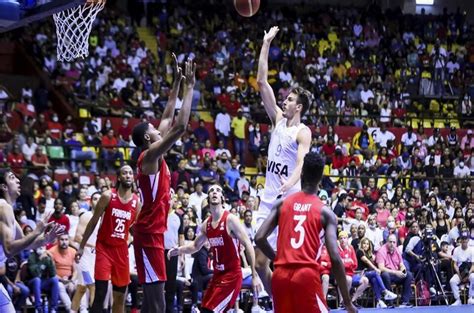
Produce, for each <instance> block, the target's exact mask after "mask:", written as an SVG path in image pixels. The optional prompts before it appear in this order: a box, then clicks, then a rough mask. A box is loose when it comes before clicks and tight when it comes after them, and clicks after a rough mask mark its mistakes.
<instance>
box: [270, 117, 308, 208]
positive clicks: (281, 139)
mask: <svg viewBox="0 0 474 313" xmlns="http://www.w3.org/2000/svg"><path fill="white" fill-rule="evenodd" d="M286 123H287V119H286V118H282V119H281V120H280V121H279V122H278V123H277V124H276V125H275V129H274V130H273V132H272V136H271V139H270V145H269V146H268V162H267V173H266V177H265V188H264V190H263V197H262V201H264V202H267V203H271V204H273V202H275V200H276V199H277V197H278V196H279V189H280V187H281V179H280V176H281V177H282V178H283V179H285V180H286V179H288V178H289V177H290V176H291V174H292V173H293V172H294V170H295V168H296V160H297V155H298V142H297V141H296V137H297V136H298V132H299V131H300V130H301V129H303V128H304V127H306V126H305V125H304V124H303V123H300V124H299V125H298V126H291V127H287V126H286ZM300 190H301V181H300V180H298V182H297V183H296V184H295V185H294V186H293V187H291V189H289V190H288V191H287V193H286V194H285V195H286V196H287V195H290V194H292V193H295V192H298V191H300Z"/></svg>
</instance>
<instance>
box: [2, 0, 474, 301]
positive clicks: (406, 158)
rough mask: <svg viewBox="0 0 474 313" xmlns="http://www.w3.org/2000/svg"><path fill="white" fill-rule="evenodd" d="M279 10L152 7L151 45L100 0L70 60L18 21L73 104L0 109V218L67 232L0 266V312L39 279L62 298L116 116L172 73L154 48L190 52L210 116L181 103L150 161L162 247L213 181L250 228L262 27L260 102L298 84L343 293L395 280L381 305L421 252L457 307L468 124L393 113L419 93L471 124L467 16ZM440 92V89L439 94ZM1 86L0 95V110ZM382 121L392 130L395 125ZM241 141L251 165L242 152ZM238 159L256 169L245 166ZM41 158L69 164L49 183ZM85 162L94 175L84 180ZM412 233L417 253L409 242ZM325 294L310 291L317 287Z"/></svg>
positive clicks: (196, 259)
mask: <svg viewBox="0 0 474 313" xmlns="http://www.w3.org/2000/svg"><path fill="white" fill-rule="evenodd" d="M190 12H193V14H190ZM297 13H298V14H295V12H292V11H291V10H262V11H261V12H260V13H259V15H257V16H256V17H255V20H252V23H248V22H247V23H245V22H243V21H244V20H242V19H241V18H239V17H237V16H236V15H235V14H230V13H229V12H228V11H225V8H224V7H223V6H216V7H214V8H213V9H212V10H206V9H200V10H198V9H196V10H194V8H193V7H192V4H190V6H189V7H182V6H180V7H179V8H177V7H167V8H163V9H161V8H160V14H156V16H157V18H156V19H154V20H150V21H149V23H150V24H151V25H152V26H153V27H154V31H155V34H156V37H157V41H158V46H157V47H146V46H145V44H144V42H141V41H140V40H139V37H138V35H137V32H136V26H137V25H136V23H137V21H134V20H132V19H130V18H127V17H125V16H122V15H120V14H119V13H118V12H116V11H113V10H106V11H104V12H102V13H101V14H100V15H99V16H98V19H97V22H96V25H95V26H94V29H95V30H94V31H93V33H92V34H91V37H90V46H91V48H90V51H91V54H90V56H89V57H88V58H86V59H85V60H78V61H76V62H72V63H58V62H57V61H56V55H55V48H54V42H55V39H53V38H55V34H54V29H53V28H52V24H51V23H44V24H39V25H38V27H35V28H29V29H25V30H24V34H23V38H22V42H24V43H26V44H27V47H29V49H31V51H32V52H34V54H33V55H34V56H35V57H36V58H37V61H38V64H41V66H42V68H43V69H44V71H45V72H46V73H47V74H48V75H49V77H50V78H51V80H52V82H53V84H54V86H55V88H57V89H58V90H60V91H61V92H62V93H63V94H64V96H65V98H66V99H67V101H68V102H69V103H71V104H72V105H74V106H76V107H78V108H79V107H81V108H85V109H86V110H87V111H89V113H90V114H91V117H90V118H86V119H81V120H80V122H79V123H78V122H77V121H76V120H74V119H73V117H72V116H67V117H66V116H62V115H61V114H58V113H61V112H56V111H55V110H54V109H53V108H52V104H51V102H50V99H49V96H48V90H47V89H46V87H45V86H43V85H40V86H38V87H37V88H36V89H34V90H33V88H31V87H30V86H25V87H24V88H23V89H22V92H21V99H20V101H19V102H15V103H14V104H13V105H12V103H11V102H8V101H7V102H6V104H5V108H6V109H5V110H6V111H4V112H5V113H6V114H4V115H3V119H2V121H1V122H0V148H1V149H0V164H2V166H9V167H10V168H11V169H12V170H13V171H14V172H15V174H17V175H18V176H19V177H22V188H21V193H22V194H21V196H20V197H19V199H18V201H17V203H16V206H15V216H16V218H17V221H18V223H19V224H20V226H21V227H22V230H23V232H24V233H25V234H27V233H28V232H31V231H32V229H33V228H34V227H35V223H36V222H37V221H39V220H40V219H41V217H42V216H43V214H45V212H50V211H54V215H53V218H54V219H55V220H56V221H58V222H59V223H61V224H62V225H64V228H65V231H66V232H67V233H68V234H69V236H63V237H60V238H58V243H57V244H56V245H54V246H53V247H48V251H47V252H46V251H45V249H37V250H35V251H24V253H22V254H21V255H19V256H17V257H15V258H14V260H9V261H8V262H7V264H6V268H5V269H4V272H3V273H1V272H0V274H1V276H0V277H1V279H2V283H4V284H5V285H6V286H7V289H8V290H9V291H10V293H11V294H12V295H13V296H14V299H15V301H16V302H15V303H16V305H17V307H21V306H22V305H23V304H24V303H25V301H26V300H27V298H28V295H29V294H33V295H34V302H35V306H36V307H37V308H39V307H41V305H42V301H43V302H44V301H45V300H46V299H41V292H47V293H49V295H50V298H49V302H50V304H51V305H52V306H53V307H54V305H57V303H58V301H59V300H58V299H60V300H61V302H62V303H63V305H65V306H66V308H68V306H70V304H71V300H70V299H71V298H70V297H71V296H72V294H73V292H74V288H75V281H74V280H75V272H74V271H75V270H74V263H73V252H72V250H74V249H73V248H71V247H70V246H74V245H75V244H76V243H75V239H74V238H75V231H76V228H75V227H77V223H78V219H79V216H80V214H81V212H83V211H89V210H91V209H92V208H93V207H94V205H95V202H96V201H98V197H99V196H100V193H101V192H102V191H104V190H107V189H109V188H113V178H112V179H110V175H108V174H110V173H111V172H113V170H114V169H116V168H117V167H118V166H120V165H121V164H124V163H125V162H133V160H134V159H136V157H137V155H138V153H139V151H138V150H137V149H134V145H133V142H132V141H131V130H132V125H131V121H132V120H134V119H136V118H138V119H142V120H143V119H150V120H153V119H155V118H157V119H159V117H160V114H161V113H162V111H163V108H164V106H165V105H166V101H167V95H168V91H169V87H170V80H171V79H172V74H173V73H172V68H171V67H170V66H169V64H170V62H169V52H170V51H175V52H176V53H177V55H178V60H179V61H180V62H182V61H183V60H185V59H186V58H188V57H189V58H193V59H195V60H196V62H197V64H198V72H197V83H196V88H195V91H194V103H193V107H194V108H195V109H197V108H200V109H209V110H211V111H212V115H213V121H214V123H213V124H214V129H209V127H208V126H209V124H206V123H205V122H204V120H201V119H200V116H199V114H200V111H195V117H194V119H195V121H196V122H197V126H196V127H195V128H191V127H190V128H188V131H187V133H186V134H185V135H184V136H183V137H182V138H181V140H179V141H177V142H176V143H175V145H174V147H173V148H172V149H171V150H170V152H169V153H168V154H167V156H166V160H167V162H168V164H169V166H170V168H171V171H172V174H171V186H172V188H173V189H174V190H175V191H176V195H175V201H174V204H173V210H172V211H171V212H170V216H169V220H170V221H171V220H173V221H175V222H176V221H177V222H176V223H169V224H170V225H173V227H170V229H169V230H168V234H167V236H169V238H170V239H169V241H168V242H170V243H177V242H178V240H177V238H175V237H176V234H178V233H179V235H180V236H182V237H184V240H185V241H186V240H193V239H194V237H195V234H196V231H197V228H198V227H197V226H198V225H199V224H200V223H201V222H202V221H203V220H204V219H205V218H206V217H207V214H209V212H208V210H206V205H207V204H206V198H207V195H206V192H207V188H208V187H209V186H210V185H211V184H214V183H219V184H221V185H222V186H223V187H224V190H225V193H226V200H227V204H226V206H227V209H228V210H230V211H231V212H232V213H233V214H236V215H237V216H239V217H240V218H241V220H242V223H243V224H244V225H245V227H246V230H247V232H248V234H249V236H250V237H251V238H252V239H253V238H254V236H255V225H254V222H253V220H252V215H253V212H254V211H255V210H257V209H258V203H259V196H260V194H261V192H262V189H263V186H264V181H263V176H264V174H265V168H266V157H267V154H268V144H269V138H270V134H271V129H268V130H267V128H266V127H265V128H264V127H262V125H261V123H262V122H265V119H264V118H262V116H264V114H265V113H264V111H263V110H262V106H261V104H260V97H259V95H258V86H257V84H256V67H257V60H258V59H257V58H258V51H259V47H260V42H259V40H260V38H261V37H262V34H263V30H264V29H268V27H269V26H271V25H273V24H277V25H278V26H279V27H280V29H281V30H282V31H281V34H279V36H278V37H277V39H276V42H275V45H274V46H272V48H271V49H270V64H269V69H270V70H269V81H270V83H271V84H272V86H273V87H274V89H275V91H276V94H277V95H278V102H280V100H281V99H284V98H285V97H286V95H287V94H288V92H289V90H290V88H291V87H292V86H294V85H295V84H299V85H301V86H303V87H305V88H308V89H309V90H311V91H312V92H313V94H314V96H315V98H314V101H313V104H312V106H311V109H310V114H308V115H307V116H306V120H305V121H306V123H307V124H308V125H311V127H312V129H313V139H312V145H311V150H312V151H316V152H319V153H321V154H324V155H325V156H326V158H327V166H326V169H325V174H326V176H325V177H324V179H323V181H322V183H321V186H320V187H321V190H320V193H319V196H320V198H321V199H322V200H323V201H324V202H325V203H327V205H329V206H331V208H332V209H333V211H334V213H335V214H336V215H337V218H338V223H339V233H338V237H339V240H340V251H341V257H342V258H343V260H344V264H345V266H346V272H347V275H348V281H350V283H351V284H352V285H353V286H354V288H355V291H354V293H353V300H354V301H356V300H358V299H359V298H361V297H363V295H364V294H367V291H366V288H368V287H369V285H370V286H372V289H373V291H374V296H373V298H374V299H375V305H377V306H379V307H385V306H387V305H391V302H392V301H393V300H394V299H393V294H392V295H391V292H392V291H393V289H392V285H393V284H396V285H400V286H401V287H402V292H401V293H400V294H401V297H400V298H401V299H399V301H398V302H399V303H400V304H402V305H409V302H410V301H412V299H413V296H414V295H413V294H412V288H411V284H412V283H415V282H417V281H421V280H423V281H428V282H434V281H435V277H433V276H434V275H433V273H432V272H430V271H429V270H427V268H428V267H427V266H423V265H424V264H425V263H424V262H425V260H426V259H430V258H434V259H436V260H437V262H436V273H437V274H438V275H439V277H440V279H441V283H442V285H443V286H444V289H445V290H446V291H450V293H449V294H450V295H451V294H452V296H453V298H454V300H452V301H451V298H450V301H451V302H453V303H455V304H460V301H461V300H462V298H461V295H462V293H461V292H460V290H461V291H462V288H464V287H465V285H469V283H470V284H471V288H470V290H471V291H470V294H469V303H474V267H473V268H469V267H468V266H467V265H466V263H467V262H474V194H473V190H472V188H473V187H474V186H473V184H472V182H473V180H472V176H473V175H474V135H473V133H472V130H471V129H469V130H467V131H466V130H461V129H458V128H456V127H451V128H450V129H449V131H448V133H447V134H446V135H443V134H442V132H441V130H440V129H437V128H435V129H433V130H425V129H424V128H423V126H422V125H419V127H412V126H411V125H410V124H409V123H408V122H407V121H408V120H409V119H406V118H405V116H406V115H407V114H408V113H409V112H418V113H421V112H423V111H425V110H427V109H428V107H429V108H433V107H436V103H433V101H435V102H438V107H439V110H438V111H436V112H434V113H436V114H440V116H452V117H456V116H457V114H459V116H460V115H461V114H462V116H463V117H464V118H466V121H465V123H467V124H463V125H468V123H469V122H472V117H473V109H472V102H471V97H472V96H474V90H472V89H470V85H471V84H472V78H473V76H472V68H470V63H472V61H473V60H472V51H471V50H470V49H471V48H470V46H469V45H468V44H467V42H468V40H469V34H470V33H472V29H471V28H470V26H468V24H467V23H466V21H465V16H464V15H463V14H462V13H461V11H458V12H456V13H454V14H447V13H445V14H443V15H440V16H436V17H435V16H427V15H421V16H420V15H417V16H406V15H401V13H400V12H398V11H392V12H388V13H386V14H382V13H381V12H380V11H379V10H377V9H376V8H374V7H371V8H370V9H368V10H361V9H352V8H333V7H329V8H325V9H321V10H318V11H317V13H316V14H303V13H301V12H299V11H298V12H297ZM313 13H314V12H313ZM270 21H271V22H270ZM316 21H317V22H316ZM152 49H157V53H156V54H155V53H154V52H155V51H152ZM445 82H450V85H445ZM0 95H3V93H0ZM420 95H421V96H439V97H438V98H436V97H435V98H434V99H433V100H431V103H430V102H428V104H425V103H423V102H417V100H416V96H420ZM447 95H454V96H456V100H450V101H452V102H449V103H448V102H446V101H444V100H443V99H442V96H447ZM440 97H441V98H440ZM6 98H7V97H4V98H2V97H0V103H2V105H3V104H4V102H3V101H2V99H6ZM178 108H179V104H178ZM12 111H15V112H16V113H17V114H20V115H21V118H22V121H23V123H22V124H21V127H20V128H19V129H11V128H10V127H9V124H8V116H9V114H10V113H11V112H12ZM449 114H451V115H449ZM112 117H120V118H122V119H121V125H120V126H119V127H115V128H114V127H113V125H112V122H111V120H110V119H111V118H112ZM469 119H471V121H470V120H469ZM336 126H357V127H359V128H360V129H359V131H358V132H357V133H355V134H354V135H353V137H352V138H351V139H350V140H347V139H346V138H342V137H341V138H339V137H340V134H338V133H336V131H335V127H336ZM388 126H399V127H406V129H405V130H404V133H403V134H402V136H401V137H399V138H397V137H396V136H395V135H394V134H393V133H392V132H391V131H390V130H389V129H388V128H389V127H388ZM451 126H452V125H451ZM372 127H375V128H374V129H375V131H373V130H372V129H373V128H372ZM264 129H265V130H264ZM211 133H215V135H216V136H215V141H214V136H212V134H211ZM57 147H62V148H63V149H62V150H63V152H64V155H63V156H60V157H58V155H57V154H56V152H57V151H58V150H56V148H57ZM248 154H251V155H252V158H251V159H252V160H253V162H252V163H251V164H249V163H246V160H247V159H248V158H247V155H248ZM57 160H60V161H59V162H58V161H57ZM246 166H247V168H246ZM250 167H251V168H254V167H255V168H256V169H257V170H256V172H252V174H251V175H249V174H248V172H249V171H248V170H247V169H248V168H250ZM58 169H59V170H60V169H63V170H64V169H65V170H66V171H70V175H69V177H68V178H67V179H65V180H64V181H63V182H58V181H56V180H55V175H56V173H57V171H58ZM86 172H92V173H94V174H95V176H94V179H93V181H90V180H89V178H88V177H85V176H84V173H86ZM176 216H177V217H179V218H178V219H176ZM426 242H428V243H429V244H430V245H432V246H433V249H427V248H426ZM430 247H431V246H430ZM166 248H167V249H170V248H172V246H169V247H166ZM71 249H72V250H71ZM207 250H208V247H205V248H203V250H201V251H199V252H198V253H197V254H196V255H194V256H193V257H191V256H185V257H184V258H182V259H180V262H179V268H178V275H177V282H178V283H177V289H178V293H177V294H178V297H177V307H178V309H179V308H181V309H182V306H183V299H182V294H183V292H182V290H183V289H185V288H189V289H190V290H191V294H192V296H191V303H192V305H197V304H198V302H199V297H200V294H201V292H202V290H203V289H204V288H205V286H206V284H207V282H208V281H209V279H210V275H212V274H211V273H212V270H211V269H210V268H209V265H208V262H207V260H208V258H209V256H208V253H207ZM58 255H60V257H58ZM131 255H133V253H131ZM469 255H471V256H469ZM394 258H395V259H396V260H394ZM244 259H245V258H243V260H242V261H245V260H244ZM322 259H323V260H324V261H323V262H322V265H323V267H324V270H323V272H322V274H323V277H322V281H323V284H324V286H325V292H326V293H328V290H329V289H330V288H329V286H330V284H331V283H332V282H333V280H332V278H331V275H330V262H329V261H328V260H329V259H328V257H327V255H326V254H325V253H324V252H323V254H322ZM25 261H26V262H27V263H26V265H23V263H24V262H25ZM131 262H132V263H133V260H131ZM451 263H454V264H455V265H454V266H451ZM473 264H474V263H473ZM243 267H245V264H244V262H243ZM132 269H133V264H132ZM243 271H244V273H245V272H246V270H243ZM132 272H134V271H133V270H132ZM361 273H364V274H363V275H362V274H361ZM369 273H370V274H369ZM131 280H132V284H131V286H130V291H131V302H130V303H131V306H132V308H134V309H136V308H138V306H139V304H138V300H137V281H136V276H133V277H132V278H131ZM460 283H461V284H460ZM417 286H418V285H417ZM430 286H434V289H433V290H432V289H430V290H429V292H430V293H431V296H433V301H438V303H439V302H440V300H439V293H440V291H441V290H440V288H439V286H437V285H436V284H430ZM420 288H421V287H420ZM460 288H461V289H460ZM465 292H467V291H465ZM334 297H336V298H337V295H334V294H328V300H331V299H333V298H334ZM172 298H173V297H171V299H172ZM83 306H87V304H83Z"/></svg>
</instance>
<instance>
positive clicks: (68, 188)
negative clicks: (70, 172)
mask: <svg viewBox="0 0 474 313" xmlns="http://www.w3.org/2000/svg"><path fill="white" fill-rule="evenodd" d="M58 198H59V199H61V201H62V202H63V205H64V207H65V208H66V211H67V213H71V212H70V211H69V210H68V209H69V208H70V207H71V204H72V203H73V202H75V201H76V200H77V193H76V192H75V190H74V188H73V185H72V181H71V180H70V179H69V178H67V179H65V180H64V181H63V188H62V190H61V192H60V193H59V195H58Z"/></svg>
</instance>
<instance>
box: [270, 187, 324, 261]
mask: <svg viewBox="0 0 474 313" xmlns="http://www.w3.org/2000/svg"><path fill="white" fill-rule="evenodd" d="M324 206H325V204H324V203H323V202H322V201H321V200H320V199H319V198H318V197H317V196H315V195H312V194H306V193H304V192H301V191H300V192H297V193H294V194H292V195H290V196H289V197H287V198H286V200H285V201H284V202H283V205H282V206H281V209H280V218H279V221H278V241H277V246H278V251H277V255H276V258H275V266H283V265H299V266H314V267H316V268H318V269H319V259H320V256H321V249H322V244H321V240H322V236H324V228H323V225H322V224H321V210H322V208H323V207H324Z"/></svg>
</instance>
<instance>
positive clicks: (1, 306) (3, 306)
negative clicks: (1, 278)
mask: <svg viewBox="0 0 474 313" xmlns="http://www.w3.org/2000/svg"><path fill="white" fill-rule="evenodd" d="M0 312H2V313H15V307H14V306H13V303H12V299H10V295H9V294H8V291H7V290H6V289H5V287H3V284H0Z"/></svg>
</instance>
